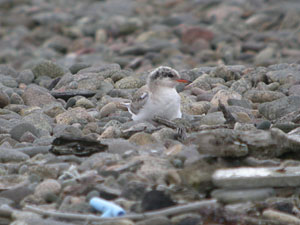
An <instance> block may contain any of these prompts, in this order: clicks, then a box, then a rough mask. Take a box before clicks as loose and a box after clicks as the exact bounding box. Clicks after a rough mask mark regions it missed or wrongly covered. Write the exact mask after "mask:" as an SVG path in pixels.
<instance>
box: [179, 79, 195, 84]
mask: <svg viewBox="0 0 300 225" xmlns="http://www.w3.org/2000/svg"><path fill="white" fill-rule="evenodd" d="M176 81H177V82H180V83H186V84H188V83H191V82H190V81H188V80H185V79H177V80H176Z"/></svg>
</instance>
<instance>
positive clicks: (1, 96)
mask: <svg viewBox="0 0 300 225" xmlns="http://www.w3.org/2000/svg"><path fill="white" fill-rule="evenodd" d="M9 103H10V99H9V97H8V95H7V94H6V93H5V92H3V91H1V90H0V108H4V107H5V106H7V105H8V104H9Z"/></svg>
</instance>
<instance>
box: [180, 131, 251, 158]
mask: <svg viewBox="0 0 300 225" xmlns="http://www.w3.org/2000/svg"><path fill="white" fill-rule="evenodd" d="M237 134H238V133H237V132H235V131H233V130H230V129H216V130H212V131H210V130H208V131H202V132H198V133H196V134H193V135H190V136H189V137H188V138H187V139H186V140H185V143H186V144H193V145H196V146H197V150H198V152H199V153H200V154H209V155H213V156H221V157H243V156H246V155H247V154H248V146H247V145H245V144H244V143H242V142H240V141H239V140H238V138H237ZM220 145H222V148H220Z"/></svg>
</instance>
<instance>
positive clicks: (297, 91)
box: [289, 84, 300, 95]
mask: <svg viewBox="0 0 300 225" xmlns="http://www.w3.org/2000/svg"><path fill="white" fill-rule="evenodd" d="M289 95H300V84H297V85H293V86H291V87H290V89H289Z"/></svg>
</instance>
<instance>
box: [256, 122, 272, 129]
mask: <svg viewBox="0 0 300 225" xmlns="http://www.w3.org/2000/svg"><path fill="white" fill-rule="evenodd" d="M271 125H272V124H271V122H270V121H269V120H264V121H262V122H260V123H259V124H258V125H257V126H256V128H257V129H260V130H269V129H270V127H271Z"/></svg>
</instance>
